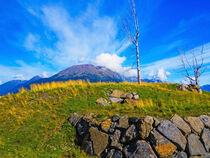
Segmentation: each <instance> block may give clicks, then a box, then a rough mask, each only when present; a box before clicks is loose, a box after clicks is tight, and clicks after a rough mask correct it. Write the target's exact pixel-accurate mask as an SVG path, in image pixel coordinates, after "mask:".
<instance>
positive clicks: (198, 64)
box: [180, 47, 207, 85]
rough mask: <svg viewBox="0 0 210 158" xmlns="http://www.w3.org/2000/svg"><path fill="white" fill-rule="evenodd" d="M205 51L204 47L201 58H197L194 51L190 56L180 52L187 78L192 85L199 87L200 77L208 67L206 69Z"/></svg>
mask: <svg viewBox="0 0 210 158" xmlns="http://www.w3.org/2000/svg"><path fill="white" fill-rule="evenodd" d="M203 49H204V47H202V48H201V52H200V57H198V56H196V54H195V52H194V51H192V52H191V53H190V55H186V54H185V53H182V52H181V51H180V59H181V63H182V67H183V68H184V71H185V77H186V78H187V79H188V80H189V81H190V84H195V85H198V83H199V78H200V76H201V75H202V74H203V73H204V72H205V70H206V69H207V67H204V57H203Z"/></svg>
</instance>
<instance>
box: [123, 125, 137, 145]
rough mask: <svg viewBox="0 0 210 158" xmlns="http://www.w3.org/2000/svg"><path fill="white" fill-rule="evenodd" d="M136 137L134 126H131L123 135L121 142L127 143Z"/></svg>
mask: <svg viewBox="0 0 210 158" xmlns="http://www.w3.org/2000/svg"><path fill="white" fill-rule="evenodd" d="M136 137H137V129H136V126H135V125H131V126H130V127H129V128H128V129H127V130H126V132H125V134H124V135H123V137H122V139H121V142H122V143H128V142H131V141H132V140H134V139H135V138H136Z"/></svg>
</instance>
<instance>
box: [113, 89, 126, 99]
mask: <svg viewBox="0 0 210 158" xmlns="http://www.w3.org/2000/svg"><path fill="white" fill-rule="evenodd" d="M110 97H114V98H121V97H123V98H125V97H126V93H125V92H124V91H122V90H113V91H112V93H111V94H110Z"/></svg>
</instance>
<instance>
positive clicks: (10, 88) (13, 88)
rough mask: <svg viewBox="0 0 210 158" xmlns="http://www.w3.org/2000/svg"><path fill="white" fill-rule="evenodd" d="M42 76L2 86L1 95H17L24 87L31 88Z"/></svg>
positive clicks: (0, 88)
mask: <svg viewBox="0 0 210 158" xmlns="http://www.w3.org/2000/svg"><path fill="white" fill-rule="evenodd" d="M40 79H41V77H40V76H35V77H33V78H31V79H30V80H12V81H8V82H6V83H4V84H2V85H0V95H6V94H8V93H17V92H18V90H19V89H20V88H22V87H24V88H29V87H30V85H31V84H32V83H34V82H36V81H37V80H40Z"/></svg>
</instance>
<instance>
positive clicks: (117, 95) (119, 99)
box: [96, 90, 139, 106]
mask: <svg viewBox="0 0 210 158" xmlns="http://www.w3.org/2000/svg"><path fill="white" fill-rule="evenodd" d="M138 99H139V95H138V94H137V93H135V92H124V91H122V90H113V91H112V93H111V94H110V95H109V101H110V102H111V103H128V104H135V103H136V100H138ZM96 103H97V104H99V105H101V106H109V105H110V104H109V102H108V101H107V100H106V99H104V98H99V99H97V100H96Z"/></svg>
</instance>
